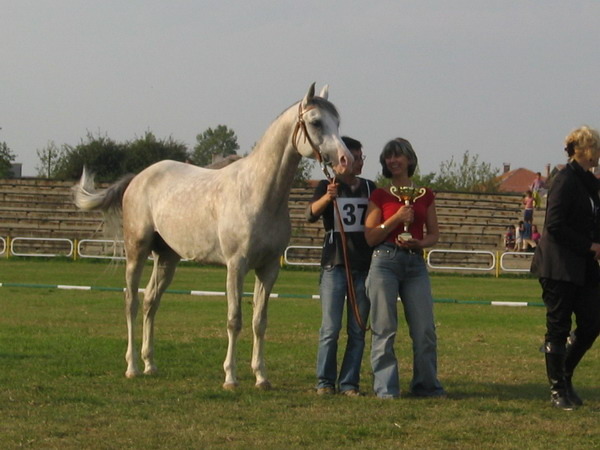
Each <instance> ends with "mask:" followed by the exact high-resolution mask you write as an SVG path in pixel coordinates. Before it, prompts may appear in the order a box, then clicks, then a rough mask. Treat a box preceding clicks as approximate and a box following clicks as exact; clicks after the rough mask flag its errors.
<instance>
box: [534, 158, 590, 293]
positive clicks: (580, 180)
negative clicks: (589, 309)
mask: <svg viewBox="0 0 600 450" xmlns="http://www.w3.org/2000/svg"><path fill="white" fill-rule="evenodd" d="M598 189H600V183H599V182H598V180H597V179H596V177H595V176H594V175H593V174H592V173H590V172H588V171H584V170H583V169H582V168H581V166H580V165H579V164H577V162H575V161H572V162H570V163H569V164H567V166H566V167H565V168H564V169H562V170H561V171H560V172H559V173H558V174H557V175H556V176H555V178H554V180H553V181H552V186H551V187H550V191H549V193H548V206H547V209H546V221H545V223H544V230H543V232H542V238H541V240H540V243H539V245H538V247H537V249H536V251H535V255H534V256H533V262H532V264H531V272H532V273H534V274H535V275H537V276H538V277H539V278H550V279H553V280H558V281H566V282H570V283H574V284H576V285H579V286H583V285H590V284H597V283H598V281H600V272H599V269H598V263H597V262H596V261H594V256H593V253H592V252H591V251H590V247H591V245H592V243H593V242H600V239H599V237H600V229H599V217H598V216H599V210H600V198H599V197H598Z"/></svg>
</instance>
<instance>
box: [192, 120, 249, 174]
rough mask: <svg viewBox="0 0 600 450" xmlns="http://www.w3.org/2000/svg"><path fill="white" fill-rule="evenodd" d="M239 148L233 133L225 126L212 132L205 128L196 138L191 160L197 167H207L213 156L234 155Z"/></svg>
mask: <svg viewBox="0 0 600 450" xmlns="http://www.w3.org/2000/svg"><path fill="white" fill-rule="evenodd" d="M239 148H240V146H239V145H238V142H237V136H236V135H235V133H234V131H233V130H231V129H229V128H227V126H225V125H218V126H217V128H215V129H214V130H213V129H212V128H207V129H206V130H205V131H204V132H203V133H202V134H199V135H197V136H196V145H195V146H194V151H193V152H192V155H191V160H192V162H193V163H194V164H196V165H198V166H207V165H209V164H211V163H212V161H213V157H214V156H217V155H219V156H222V157H226V156H229V155H235V154H236V152H237V151H238V149H239Z"/></svg>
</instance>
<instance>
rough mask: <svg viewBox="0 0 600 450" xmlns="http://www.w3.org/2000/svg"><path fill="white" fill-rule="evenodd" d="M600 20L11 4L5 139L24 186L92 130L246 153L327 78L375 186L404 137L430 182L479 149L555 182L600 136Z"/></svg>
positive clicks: (546, 3) (2, 59)
mask: <svg viewBox="0 0 600 450" xmlns="http://www.w3.org/2000/svg"><path fill="white" fill-rule="evenodd" d="M599 20H600V1H598V0H537V1H533V0H531V1H530V0H515V1H510V0H506V1H503V0H453V1H444V0H411V1H408V0H369V1H352V0H346V1H328V0H305V1H304V0H289V1H288V0H240V1H238V0H234V1H229V0H215V1H212V0H211V1H207V0H186V1H183V0H181V1H180V0H169V1H167V0H164V1H158V0H118V1H117V0H95V1H92V0H86V1H84V0H0V64H1V66H0V67H1V70H0V127H1V128H2V129H1V130H0V141H5V142H6V143H7V144H8V146H9V147H10V149H11V150H12V151H13V153H15V154H16V155H17V158H16V162H21V163H23V174H24V175H26V176H33V175H36V173H37V170H36V166H37V165H38V164H39V161H38V157H37V154H36V150H41V149H43V148H44V147H46V146H47V144H48V142H50V141H53V142H55V143H56V144H57V145H59V146H60V145H62V144H70V145H76V144H78V143H79V142H80V141H81V139H82V138H84V137H85V136H86V134H87V133H88V132H92V133H94V134H98V133H99V134H101V135H106V136H108V137H110V138H112V139H114V140H117V141H126V140H131V139H135V138H136V137H140V136H142V135H143V134H144V133H145V132H146V131H151V132H153V133H154V134H155V135H156V136H157V137H158V138H166V137H169V136H172V137H173V138H175V139H177V140H179V141H182V142H184V143H186V144H187V145H188V146H189V147H192V146H193V145H194V143H195V140H196V135H197V134H199V133H201V132H202V131H204V130H206V129H207V128H208V127H213V128H214V127H216V126H217V125H219V124H224V125H227V126H228V127H229V128H231V129H233V130H234V131H235V133H236V134H237V137H238V143H239V144H240V147H241V149H240V153H242V154H243V153H246V152H248V151H249V150H250V148H251V147H252V145H253V144H254V143H255V142H256V141H257V140H258V139H259V138H260V137H261V136H262V134H263V133H264V131H265V130H266V128H267V126H268V125H269V124H270V123H271V122H272V121H273V120H274V119H275V118H276V117H277V116H278V114H279V113H280V112H281V111H283V110H284V109H285V108H287V107H288V106H290V105H291V104H292V103H293V102H295V101H296V100H299V99H300V98H302V96H303V95H304V94H305V93H306V91H307V89H308V86H309V85H310V84H311V83H312V82H313V81H316V82H317V89H319V88H320V87H321V86H322V85H323V84H329V86H330V91H329V92H330V96H329V98H330V100H331V101H332V102H333V103H334V104H335V105H336V106H337V108H338V110H339V112H340V115H341V117H342V125H341V132H342V134H347V135H349V136H352V137H354V138H356V139H359V140H360V141H362V143H363V145H364V150H365V153H366V155H367V161H366V165H365V171H364V172H363V175H365V176H367V177H370V178H374V177H375V176H376V175H377V173H379V172H380V167H379V164H378V156H379V153H380V151H381V149H382V147H383V145H384V144H385V143H386V142H387V141H388V140H390V139H392V138H394V137H399V136H400V137H405V138H407V139H409V140H410V141H411V142H412V143H413V146H414V147H415V150H416V152H417V154H418V156H419V162H420V169H421V173H423V174H425V173H429V172H437V171H438V170H439V165H440V162H442V161H447V160H449V159H450V158H451V157H454V158H461V157H462V155H463V154H464V152H465V151H466V150H468V151H470V153H471V154H478V155H479V159H480V161H482V162H489V163H491V164H492V166H493V167H494V168H498V169H501V167H502V163H504V162H508V163H510V164H511V167H512V168H517V167H525V168H528V169H531V170H534V171H538V170H539V171H543V170H544V166H545V164H546V163H551V164H553V165H554V164H559V163H563V162H564V161H565V156H564V152H563V150H562V149H563V140H564V137H565V136H566V134H567V133H568V132H569V131H570V130H571V129H573V128H575V127H577V126H580V125H582V124H589V125H591V126H593V127H594V128H599V127H600V88H599V82H600V39H599V37H600V32H599ZM317 176H318V174H317Z"/></svg>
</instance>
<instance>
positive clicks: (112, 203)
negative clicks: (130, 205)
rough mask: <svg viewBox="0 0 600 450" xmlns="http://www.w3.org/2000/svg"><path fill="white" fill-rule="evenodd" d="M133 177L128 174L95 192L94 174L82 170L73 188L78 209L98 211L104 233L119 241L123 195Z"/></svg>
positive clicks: (84, 169)
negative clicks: (102, 221)
mask: <svg viewBox="0 0 600 450" xmlns="http://www.w3.org/2000/svg"><path fill="white" fill-rule="evenodd" d="M134 176H135V175H133V174H128V175H125V176H124V177H123V178H121V179H120V180H118V181H117V182H115V183H114V184H111V185H110V186H109V187H107V188H106V189H102V190H96V188H95V187H94V174H93V173H90V172H88V171H87V169H86V168H85V167H84V168H83V174H82V175H81V179H80V180H79V183H78V184H76V185H75V186H73V201H74V203H75V205H76V206H77V207H78V208H79V209H83V210H86V211H91V210H100V211H102V212H103V214H104V225H105V233H106V234H107V235H108V236H111V237H114V238H115V239H120V238H121V237H122V234H123V233H122V223H121V219H122V212H123V194H124V193H125V190H126V189H127V186H129V183H131V180H133V177H134Z"/></svg>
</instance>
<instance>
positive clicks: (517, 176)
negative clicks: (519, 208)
mask: <svg viewBox="0 0 600 450" xmlns="http://www.w3.org/2000/svg"><path fill="white" fill-rule="evenodd" d="M498 178H499V179H500V187H499V190H500V192H525V191H527V190H528V189H529V187H530V186H531V183H532V182H533V180H534V179H535V172H532V171H531V170H529V169H523V168H522V167H520V168H518V169H515V170H511V171H509V172H506V173H503V174H502V175H500V176H498ZM542 180H543V181H546V177H542Z"/></svg>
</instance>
